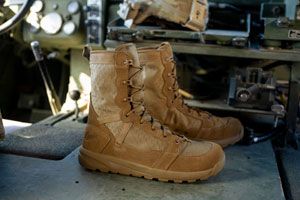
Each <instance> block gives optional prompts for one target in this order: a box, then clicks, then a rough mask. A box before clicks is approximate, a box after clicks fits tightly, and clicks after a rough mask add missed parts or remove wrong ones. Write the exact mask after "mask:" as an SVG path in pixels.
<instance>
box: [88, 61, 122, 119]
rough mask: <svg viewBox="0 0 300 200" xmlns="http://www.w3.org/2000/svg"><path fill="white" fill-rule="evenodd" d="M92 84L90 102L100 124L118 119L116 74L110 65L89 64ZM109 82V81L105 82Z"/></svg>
mask: <svg viewBox="0 0 300 200" xmlns="http://www.w3.org/2000/svg"><path fill="white" fill-rule="evenodd" d="M90 67H91V81H92V82H94V83H97V84H92V92H91V100H92V102H93V103H94V108H95V111H96V113H97V115H98V117H99V121H100V122H103V123H105V122H111V121H115V120H118V119H120V117H119V115H118V113H119V112H120V111H121V109H120V108H119V107H118V106H117V105H116V104H115V102H114V99H115V97H116V94H117V88H116V87H115V84H113V83H114V82H115V81H116V72H115V70H114V66H113V65H111V64H91V65H90ZM107 80H110V81H107Z"/></svg>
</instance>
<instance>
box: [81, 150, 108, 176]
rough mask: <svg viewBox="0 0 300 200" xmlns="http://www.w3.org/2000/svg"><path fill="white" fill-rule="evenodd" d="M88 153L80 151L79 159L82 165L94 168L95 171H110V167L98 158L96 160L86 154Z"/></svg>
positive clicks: (89, 168) (90, 168)
mask: <svg viewBox="0 0 300 200" xmlns="http://www.w3.org/2000/svg"><path fill="white" fill-rule="evenodd" d="M85 154H86V153H83V152H80V153H79V156H78V160H79V163H80V165H81V166H83V167H84V168H86V169H88V170H93V171H98V170H99V171H101V172H109V171H110V170H109V168H108V167H107V166H106V165H105V164H103V163H101V162H100V161H98V160H95V159H94V158H92V157H90V156H88V155H85Z"/></svg>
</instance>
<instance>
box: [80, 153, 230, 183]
mask: <svg viewBox="0 0 300 200" xmlns="http://www.w3.org/2000/svg"><path fill="white" fill-rule="evenodd" d="M79 162H80V164H81V165H83V166H84V167H85V168H88V169H91V170H97V169H98V170H100V171H103V172H109V171H111V172H113V173H121V174H127V175H129V174H132V175H134V176H144V177H146V178H159V179H166V180H196V179H206V178H208V177H209V176H213V175H216V174H217V173H218V172H219V171H221V169H222V168H223V166H224V163H225V157H224V158H223V159H221V160H220V161H219V162H217V163H216V164H215V165H214V166H213V167H212V168H210V169H207V170H203V171H196V172H177V171H169V170H162V169H156V168H152V167H149V166H145V165H141V164H137V163H133V162H130V161H127V160H123V159H119V158H116V157H113V156H109V155H104V154H99V153H94V152H91V151H89V150H87V149H85V148H83V147H81V148H80V154H79Z"/></svg>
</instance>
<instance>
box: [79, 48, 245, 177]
mask: <svg viewBox="0 0 300 200" xmlns="http://www.w3.org/2000/svg"><path fill="white" fill-rule="evenodd" d="M89 55H90V56H89V58H90V68H91V81H92V92H91V103H90V110H89V117H88V123H87V127H86V132H85V137H84V142H83V145H82V147H81V148H80V154H79V161H80V163H81V165H82V166H84V167H85V168H87V169H91V170H100V171H102V172H112V173H120V174H124V175H132V176H137V177H144V178H146V179H158V180H160V181H173V182H179V183H181V182H183V181H184V182H194V181H196V180H205V179H207V178H208V177H210V176H213V175H216V174H217V173H218V172H220V171H221V169H222V168H223V166H224V162H225V155H224V152H223V149H222V147H221V146H223V147H225V146H227V145H230V144H234V143H235V142H237V141H239V140H240V139H241V138H242V136H243V127H242V125H241V123H240V122H239V121H238V120H237V119H234V118H219V117H215V116H213V115H211V114H209V113H207V112H203V111H196V110H193V109H191V108H189V107H188V106H186V105H185V104H184V103H183V99H182V97H181V95H180V94H179V92H178V84H177V80H176V68H175V67H176V66H175V63H174V60H173V53H172V49H171V46H170V45H169V44H168V43H162V44H161V45H160V46H158V47H153V48H140V49H136V47H135V45H134V44H125V45H121V46H119V47H118V48H116V49H115V51H91V52H90V54H89ZM220 145H221V146H220Z"/></svg>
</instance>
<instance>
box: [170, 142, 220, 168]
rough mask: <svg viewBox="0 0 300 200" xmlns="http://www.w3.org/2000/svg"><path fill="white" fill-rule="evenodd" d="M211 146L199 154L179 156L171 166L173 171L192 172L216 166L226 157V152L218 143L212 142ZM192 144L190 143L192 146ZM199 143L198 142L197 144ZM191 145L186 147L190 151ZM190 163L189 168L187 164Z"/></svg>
mask: <svg viewBox="0 0 300 200" xmlns="http://www.w3.org/2000/svg"><path fill="white" fill-rule="evenodd" d="M211 144H212V145H211V148H210V149H209V150H208V151H207V152H206V153H205V154H201V155H198V156H182V155H180V156H178V157H177V159H176V160H175V161H174V162H173V163H172V165H171V166H170V167H169V170H172V171H182V172H185V171H186V172H190V171H196V170H201V171H203V170H208V169H211V168H212V167H214V165H215V164H216V163H217V162H218V161H220V160H222V159H224V156H225V155H224V153H223V152H222V147H221V146H219V145H218V144H214V143H211ZM191 145H192V144H189V146H191ZM195 145H197V144H195ZM189 146H188V147H187V148H186V151H188V149H189ZM185 163H189V168H188V169H187V168H186V164H185Z"/></svg>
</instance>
